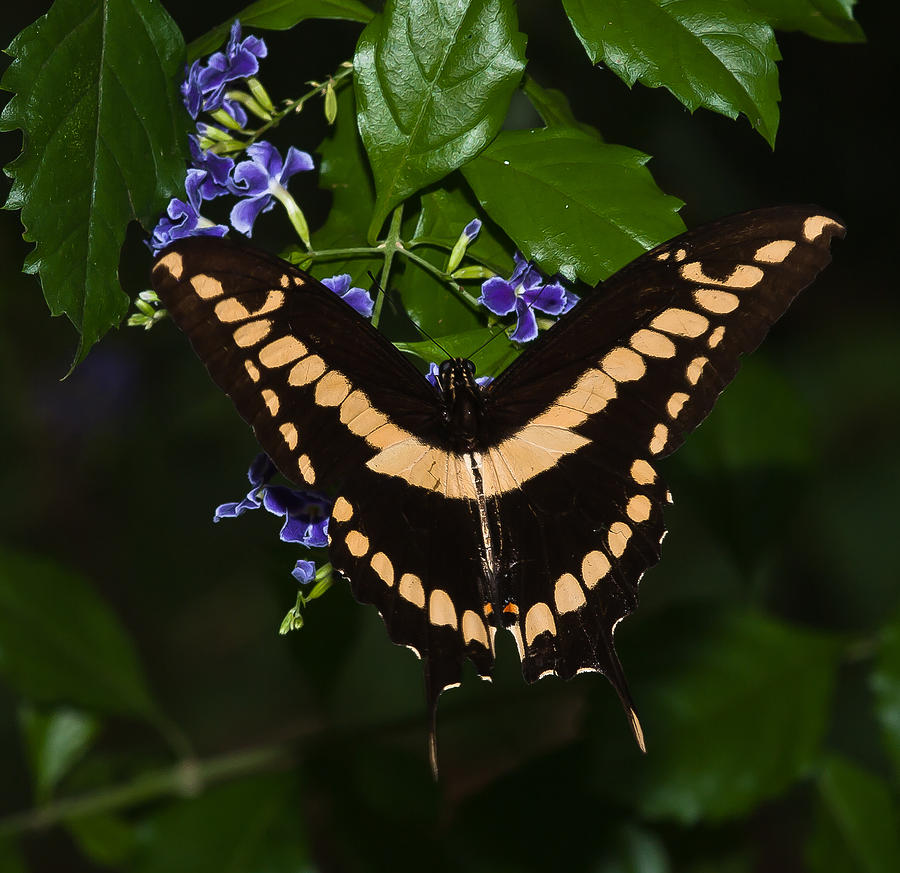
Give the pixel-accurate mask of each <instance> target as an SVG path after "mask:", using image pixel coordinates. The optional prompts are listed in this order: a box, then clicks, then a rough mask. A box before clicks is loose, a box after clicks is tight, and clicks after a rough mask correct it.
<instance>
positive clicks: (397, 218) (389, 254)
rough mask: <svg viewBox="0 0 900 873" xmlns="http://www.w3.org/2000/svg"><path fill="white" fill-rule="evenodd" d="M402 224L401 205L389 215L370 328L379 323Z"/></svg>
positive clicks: (398, 244)
mask: <svg viewBox="0 0 900 873" xmlns="http://www.w3.org/2000/svg"><path fill="white" fill-rule="evenodd" d="M402 223H403V204H402V203H401V204H400V205H399V206H398V207H397V208H396V209H395V210H394V212H393V214H392V215H391V226H390V227H389V228H388V235H387V239H385V241H384V266H383V267H382V268H381V279H380V280H379V284H380V285H381V290H380V291H379V292H378V296H377V297H376V298H375V309H374V310H373V312H372V327H378V322H379V321H381V309H382V307H383V306H384V295H385V294H386V293H387V292H386V290H385V289H386V288H387V284H388V278H389V277H390V273H391V263H392V262H393V260H394V255H395V254H396V253H397V251H398V249H400V248H402V244H401V243H400V225H401V224H402Z"/></svg>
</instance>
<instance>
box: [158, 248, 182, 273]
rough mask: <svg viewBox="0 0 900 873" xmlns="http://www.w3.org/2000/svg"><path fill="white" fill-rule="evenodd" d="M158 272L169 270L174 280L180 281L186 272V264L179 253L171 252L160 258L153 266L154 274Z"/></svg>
mask: <svg viewBox="0 0 900 873" xmlns="http://www.w3.org/2000/svg"><path fill="white" fill-rule="evenodd" d="M157 270H168V271H169V272H170V273H171V274H172V278H173V279H180V278H181V274H182V272H183V271H184V262H183V261H182V259H181V255H179V254H178V252H169V254H167V255H166V256H165V257H163V258H160V259H159V260H158V261H157V262H156V263H155V264H154V265H153V272H154V273H156V271H157Z"/></svg>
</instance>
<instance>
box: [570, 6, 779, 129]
mask: <svg viewBox="0 0 900 873" xmlns="http://www.w3.org/2000/svg"><path fill="white" fill-rule="evenodd" d="M563 5H564V6H565V9H566V12H567V13H568V15H569V18H570V20H571V22H572V27H574V29H575V33H576V34H578V38H579V39H580V40H581V42H582V45H584V48H585V51H586V52H587V53H588V56H589V57H590V59H591V62H592V63H595V64H599V63H601V62H602V63H603V64H605V65H606V66H607V67H609V69H610V70H612V71H613V72H614V73H615V74H616V75H617V76H619V78H621V79H622V80H623V81H624V82H625V83H626V84H627V85H628V86H629V87H631V86H632V85H634V83H635V82H637V81H640V82H642V83H643V84H644V85H647V86H649V87H651V88H657V87H664V88H667V89H668V90H669V91H671V92H672V94H674V95H675V96H676V97H677V98H678V99H679V100H680V101H681V102H682V103H683V104H684V105H685V106H687V108H688V109H690V110H691V111H692V112H693V111H694V110H695V109H697V108H698V107H700V106H703V107H705V108H706V109H712V110H714V111H715V112H721V113H722V114H723V115H727V116H728V117H729V118H737V116H738V114H739V113H743V114H744V115H746V116H747V118H748V119H749V120H750V123H751V124H752V125H753V127H754V128H756V130H758V131H759V132H760V133H761V134H762V135H763V137H765V139H766V141H767V142H768V143H769V144H770V145H773V144H774V142H775V132H776V130H777V129H778V100H779V97H780V94H779V91H778V71H777V68H776V66H775V62H776V61H777V60H779V59H780V57H781V55H780V54H779V52H778V46H777V44H776V43H775V35H774V34H773V33H772V28H771V26H770V25H769V24H768V23H767V22H766V19H765V17H764V16H763V15H762V14H761V13H759V12H754V11H753V10H752V9H750V7H748V6H746V5H745V4H744V3H743V2H741V0H733V2H730V3H721V2H719V0H681V2H678V3H672V2H667V0H563Z"/></svg>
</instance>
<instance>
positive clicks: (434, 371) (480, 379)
mask: <svg viewBox="0 0 900 873" xmlns="http://www.w3.org/2000/svg"><path fill="white" fill-rule="evenodd" d="M439 369H440V367H439V366H438V365H437V364H436V363H434V361H432V362H431V363H430V364H429V365H428V372H427V373H426V374H425V378H426V379H427V380H428V381H429V382H431V384H432V385H434V387H435V388H437V389H438V390H440V388H441V383H440V382H438V370H439ZM493 381H494V377H493V376H476V377H475V383H476V384H477V385H481V386H482V387H484V386H485V385H490V384H491V382H493Z"/></svg>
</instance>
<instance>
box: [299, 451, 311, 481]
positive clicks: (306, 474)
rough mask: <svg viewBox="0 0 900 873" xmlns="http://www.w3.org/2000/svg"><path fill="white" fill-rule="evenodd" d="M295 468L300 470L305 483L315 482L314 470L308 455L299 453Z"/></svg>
mask: <svg viewBox="0 0 900 873" xmlns="http://www.w3.org/2000/svg"><path fill="white" fill-rule="evenodd" d="M297 469H299V470H300V475H301V476H302V477H303V481H304V482H306V484H307V485H312V484H314V483H315V481H316V471H315V469H314V468H313V465H312V461H311V460H310V459H309V455H300V457H299V458H297Z"/></svg>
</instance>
